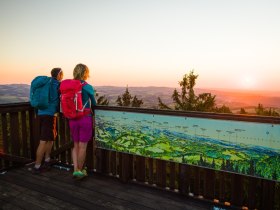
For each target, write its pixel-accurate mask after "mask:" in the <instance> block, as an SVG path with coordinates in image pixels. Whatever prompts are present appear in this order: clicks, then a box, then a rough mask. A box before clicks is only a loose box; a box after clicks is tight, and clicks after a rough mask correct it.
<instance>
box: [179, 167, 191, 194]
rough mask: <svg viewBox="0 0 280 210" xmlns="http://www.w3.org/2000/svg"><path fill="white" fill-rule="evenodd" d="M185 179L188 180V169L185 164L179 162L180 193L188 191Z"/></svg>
mask: <svg viewBox="0 0 280 210" xmlns="http://www.w3.org/2000/svg"><path fill="white" fill-rule="evenodd" d="M187 180H189V171H188V170H187V165H185V164H179V184H178V185H179V186H178V188H179V190H180V192H181V193H182V194H185V193H188V189H187Z"/></svg>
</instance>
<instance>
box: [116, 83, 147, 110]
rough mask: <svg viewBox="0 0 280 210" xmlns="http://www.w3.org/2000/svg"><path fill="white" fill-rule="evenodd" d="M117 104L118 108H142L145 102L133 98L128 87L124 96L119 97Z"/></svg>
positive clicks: (135, 97)
mask: <svg viewBox="0 0 280 210" xmlns="http://www.w3.org/2000/svg"><path fill="white" fill-rule="evenodd" d="M131 99H132V100H131ZM116 102H117V104H118V106H131V107H140V106H141V105H142V104H143V101H142V100H139V99H138V98H137V96H134V97H132V96H131V94H130V93H129V91H128V87H126V90H125V92H124V94H122V95H121V96H118V98H117V100H116Z"/></svg>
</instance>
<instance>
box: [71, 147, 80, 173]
mask: <svg viewBox="0 0 280 210" xmlns="http://www.w3.org/2000/svg"><path fill="white" fill-rule="evenodd" d="M78 154H79V142H74V147H73V149H72V160H73V164H74V171H78V170H79V167H78Z"/></svg>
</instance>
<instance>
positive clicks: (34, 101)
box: [30, 76, 52, 109]
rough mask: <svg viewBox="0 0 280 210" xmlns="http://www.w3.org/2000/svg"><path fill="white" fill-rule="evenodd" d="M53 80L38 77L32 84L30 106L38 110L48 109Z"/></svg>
mask: <svg viewBox="0 0 280 210" xmlns="http://www.w3.org/2000/svg"><path fill="white" fill-rule="evenodd" d="M51 81H52V78H51V77H48V76H37V77H35V78H34V79H33V80H32V82H31V87H30V105H31V106H32V107H34V108H36V109H46V108H48V106H49V101H50V87H51Z"/></svg>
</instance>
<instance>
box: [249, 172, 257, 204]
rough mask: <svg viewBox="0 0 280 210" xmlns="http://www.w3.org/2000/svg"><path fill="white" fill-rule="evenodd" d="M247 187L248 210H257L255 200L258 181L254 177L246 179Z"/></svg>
mask: <svg viewBox="0 0 280 210" xmlns="http://www.w3.org/2000/svg"><path fill="white" fill-rule="evenodd" d="M247 179H248V182H249V186H248V188H249V189H248V207H249V209H258V206H257V202H256V198H257V190H256V189H257V186H258V181H257V178H255V177H247Z"/></svg>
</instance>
